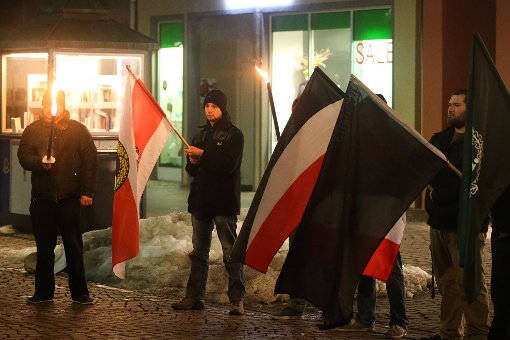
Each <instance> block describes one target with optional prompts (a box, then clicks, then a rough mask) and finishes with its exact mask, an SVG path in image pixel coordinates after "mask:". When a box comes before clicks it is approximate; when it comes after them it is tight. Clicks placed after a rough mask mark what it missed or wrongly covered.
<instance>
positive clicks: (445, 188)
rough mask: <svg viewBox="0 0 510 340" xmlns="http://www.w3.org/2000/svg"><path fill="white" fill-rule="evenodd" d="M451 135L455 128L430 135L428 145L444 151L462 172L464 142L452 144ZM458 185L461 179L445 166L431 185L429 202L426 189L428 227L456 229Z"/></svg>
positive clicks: (459, 141) (428, 192) (428, 194)
mask: <svg viewBox="0 0 510 340" xmlns="http://www.w3.org/2000/svg"><path fill="white" fill-rule="evenodd" d="M454 132H455V129H454V128H451V127H449V128H447V129H445V130H443V131H441V132H438V133H436V134H434V135H433V136H432V138H431V139H430V143H431V144H432V145H434V146H435V147H436V148H438V149H439V150H440V151H441V152H443V153H444V154H445V156H446V158H447V159H448V160H449V161H450V163H452V165H454V166H455V167H456V168H457V169H459V170H460V171H462V151H463V150H462V149H463V145H464V139H460V140H458V141H456V142H455V143H453V144H452V138H453V135H454ZM460 185H461V178H460V177H459V176H458V175H457V174H455V173H454V172H453V171H452V170H451V169H450V168H448V166H446V165H445V167H444V168H443V169H442V170H441V171H440V172H439V173H438V174H437V175H436V177H435V178H434V179H433V180H432V182H431V183H430V186H431V187H432V189H433V190H432V199H431V198H430V191H429V190H427V192H426V195H425V210H427V213H428V214H429V219H428V221H427V224H428V225H430V226H431V227H432V228H434V229H441V230H450V231H456V230H457V220H458V214H459V192H460Z"/></svg>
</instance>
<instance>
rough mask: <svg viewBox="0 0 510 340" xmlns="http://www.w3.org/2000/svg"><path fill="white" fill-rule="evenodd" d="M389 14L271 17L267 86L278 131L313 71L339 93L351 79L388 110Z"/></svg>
mask: <svg viewBox="0 0 510 340" xmlns="http://www.w3.org/2000/svg"><path fill="white" fill-rule="evenodd" d="M392 14H393V13H392V10H391V9H389V8H383V9H373V10H356V11H344V12H324V13H308V14H297V15H278V16H272V17H271V38H272V41H271V43H272V44H271V82H272V86H273V97H274V101H275V108H276V113H277V117H278V123H279V127H280V130H281V131H283V129H284V127H285V124H287V121H288V119H289V117H290V114H291V104H292V101H293V100H294V98H295V97H296V96H298V95H299V94H300V93H301V92H302V91H303V89H304V86H305V85H306V82H307V81H308V79H309V76H310V75H311V73H312V72H313V70H314V68H315V67H317V66H319V67H321V69H322V70H323V71H324V72H325V73H326V74H327V75H328V77H330V78H331V79H332V80H333V82H335V83H336V84H337V85H338V86H339V87H340V88H341V89H342V90H343V91H345V90H346V89H347V84H348V82H349V79H350V75H351V74H354V75H355V76H357V77H358V78H359V79H361V81H363V82H364V83H365V84H366V85H367V86H368V87H369V88H370V89H371V90H372V91H374V92H376V93H382V94H383V95H384V96H385V98H386V99H387V100H388V103H389V105H391V103H392V72H393V68H392V64H393V40H392V39H393V15H392ZM275 144H276V138H275V136H274V135H273V146H274V145H275Z"/></svg>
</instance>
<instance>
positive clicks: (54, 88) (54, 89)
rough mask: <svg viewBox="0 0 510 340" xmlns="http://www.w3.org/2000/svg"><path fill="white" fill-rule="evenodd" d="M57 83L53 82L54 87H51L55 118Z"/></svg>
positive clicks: (52, 111) (52, 107) (52, 113)
mask: <svg viewBox="0 0 510 340" xmlns="http://www.w3.org/2000/svg"><path fill="white" fill-rule="evenodd" d="M57 86H58V85H57V81H56V80H55V81H53V85H52V86H51V115H52V116H53V117H55V116H56V115H57V92H58V88H57Z"/></svg>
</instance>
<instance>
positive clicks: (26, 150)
mask: <svg viewBox="0 0 510 340" xmlns="http://www.w3.org/2000/svg"><path fill="white" fill-rule="evenodd" d="M34 141H35V131H34V128H33V126H30V125H29V126H27V128H26V129H25V131H24V132H23V134H22V135H21V141H20V144H19V148H18V160H19V163H20V164H21V166H22V167H23V169H25V170H28V171H32V172H38V171H45V170H44V169H43V166H42V159H43V157H44V155H43V154H42V153H41V152H42V151H41V150H42V149H41V146H40V145H36V144H34Z"/></svg>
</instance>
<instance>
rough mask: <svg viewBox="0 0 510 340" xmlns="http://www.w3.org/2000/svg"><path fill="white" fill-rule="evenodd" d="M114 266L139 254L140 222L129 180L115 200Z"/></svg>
mask: <svg viewBox="0 0 510 340" xmlns="http://www.w3.org/2000/svg"><path fill="white" fill-rule="evenodd" d="M112 225H114V226H115V228H112V266H115V265H116V264H118V263H121V262H123V261H126V260H129V259H131V258H133V257H135V256H137V255H138V252H139V245H138V243H139V221H138V209H137V207H136V203H135V199H134V197H133V191H132V189H131V184H130V182H129V179H127V180H126V181H125V182H124V184H123V185H122V186H121V187H120V188H119V189H118V190H117V191H116V192H115V195H114V198H113V220H112Z"/></svg>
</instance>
